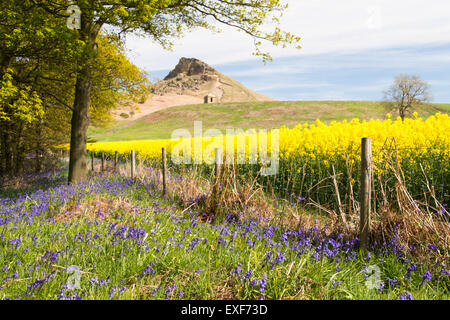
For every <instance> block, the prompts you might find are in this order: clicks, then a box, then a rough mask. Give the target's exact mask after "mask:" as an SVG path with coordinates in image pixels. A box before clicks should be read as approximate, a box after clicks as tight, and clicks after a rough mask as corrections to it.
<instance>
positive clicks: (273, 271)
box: [0, 172, 450, 300]
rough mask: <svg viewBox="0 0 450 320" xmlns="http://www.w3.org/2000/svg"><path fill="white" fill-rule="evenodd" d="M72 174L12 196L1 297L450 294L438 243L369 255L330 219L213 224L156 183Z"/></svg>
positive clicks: (4, 220) (5, 202)
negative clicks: (420, 250)
mask: <svg viewBox="0 0 450 320" xmlns="http://www.w3.org/2000/svg"><path fill="white" fill-rule="evenodd" d="M64 179H65V177H64V172H58V173H56V174H48V175H41V176H39V177H35V180H32V181H31V182H30V185H31V186H33V187H32V188H31V189H16V190H9V191H7V193H4V194H3V197H2V198H1V199H0V210H1V212H2V215H1V219H0V225H1V227H0V228H1V230H2V239H1V242H0V248H1V254H0V266H1V269H0V273H1V277H2V281H1V284H0V298H2V299H60V300H79V299H84V300H90V299H264V300H266V299H401V300H411V299H448V298H449V289H450V271H449V270H448V266H446V265H445V264H442V263H436V261H437V257H439V255H440V254H439V251H440V250H441V249H438V248H437V247H435V246H432V245H428V247H426V248H427V250H428V257H429V259H427V260H425V261H424V260H420V259H418V258H417V256H415V255H414V253H413V252H412V251H410V250H405V248H404V247H402V245H400V244H399V243H398V241H397V240H398V237H396V236H393V237H392V238H389V239H386V240H385V241H384V243H380V244H378V245H376V246H374V247H372V248H370V251H361V250H360V249H359V248H358V239H356V238H348V237H347V236H345V237H344V235H343V234H335V233H333V232H332V230H330V228H329V227H326V226H321V225H319V224H316V225H312V226H311V227H299V228H296V229H287V228H283V227H280V225H279V224H278V223H276V221H272V222H267V221H265V220H264V219H262V218H257V219H255V218H245V219H244V218H243V219H241V220H239V221H238V220H236V219H232V217H225V218H224V220H223V221H222V222H215V223H211V222H208V221H204V220H202V219H201V215H199V212H197V211H195V210H192V209H182V207H181V206H180V203H179V201H174V200H173V199H170V198H167V197H162V196H161V190H160V185H159V183H158V182H157V181H155V180H152V179H150V178H147V179H138V180H132V179H130V178H127V177H120V176H117V175H115V174H114V175H110V174H102V175H93V176H91V177H90V179H89V180H88V181H86V182H84V183H80V184H77V185H73V186H70V187H68V186H67V185H66V184H65V183H64ZM22 186H25V184H22ZM200 200H201V199H197V200H196V201H197V202H198V201H200ZM295 204H296V202H295V203H292V205H295ZM282 213H283V210H281V209H280V210H278V214H282ZM424 246H426V244H424ZM447 262H448V261H447ZM374 272H375V273H374Z"/></svg>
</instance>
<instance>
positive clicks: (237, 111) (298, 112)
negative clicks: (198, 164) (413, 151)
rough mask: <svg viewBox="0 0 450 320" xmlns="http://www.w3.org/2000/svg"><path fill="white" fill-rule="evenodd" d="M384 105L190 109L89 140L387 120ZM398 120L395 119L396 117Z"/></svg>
mask: <svg viewBox="0 0 450 320" xmlns="http://www.w3.org/2000/svg"><path fill="white" fill-rule="evenodd" d="M415 111H417V112H418V113H419V115H420V116H421V117H424V118H425V117H428V116H430V115H432V114H435V113H437V112H443V113H449V112H450V104H433V105H426V106H422V107H420V108H418V109H417V110H415ZM386 113H387V111H386V109H385V107H384V105H383V103H382V102H374V101H270V102H240V103H218V104H208V105H204V104H202V105H187V106H178V107H172V108H168V109H166V110H161V111H158V112H156V113H153V114H151V115H148V116H146V117H144V118H142V119H138V120H136V121H133V122H126V123H125V122H119V123H116V124H113V125H111V126H110V127H109V128H95V127H91V128H89V138H90V139H94V140H96V141H127V140H128V141H129V140H145V139H170V137H171V133H172V132H173V131H174V130H176V129H188V130H190V132H191V133H192V132H193V126H194V121H203V128H204V129H208V128H214V129H220V130H224V129H226V128H241V129H249V128H255V129H262V128H266V129H272V128H279V127H281V126H287V127H290V128H292V127H294V126H296V125H297V124H299V123H305V122H307V123H312V122H314V121H315V120H316V119H320V120H321V121H322V122H324V123H330V122H331V121H334V120H335V121H342V120H345V119H347V120H351V119H353V118H359V119H365V120H369V119H384V117H385V115H386ZM394 116H395V115H394Z"/></svg>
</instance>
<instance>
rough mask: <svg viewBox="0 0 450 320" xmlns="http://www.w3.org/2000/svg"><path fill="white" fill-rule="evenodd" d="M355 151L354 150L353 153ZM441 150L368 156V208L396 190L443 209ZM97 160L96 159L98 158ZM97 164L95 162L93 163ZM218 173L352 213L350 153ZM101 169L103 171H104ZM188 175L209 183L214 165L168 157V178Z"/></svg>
mask: <svg viewBox="0 0 450 320" xmlns="http://www.w3.org/2000/svg"><path fill="white" fill-rule="evenodd" d="M358 151H359V149H358ZM448 155H449V150H448V149H446V148H442V149H439V148H436V147H434V148H421V147H419V148H409V147H406V148H396V147H390V146H385V147H383V148H382V149H380V150H378V152H376V153H374V155H373V156H372V157H373V158H372V160H373V161H372V177H371V201H372V208H374V209H375V210H379V209H381V208H382V207H383V206H386V205H389V206H390V207H393V208H396V207H397V209H399V208H398V206H397V203H398V200H399V199H398V191H399V188H400V187H405V188H406V189H407V191H408V192H409V193H410V194H411V196H412V197H413V198H414V199H415V200H416V201H417V202H418V203H420V204H422V205H425V206H429V207H432V208H434V209H436V210H438V211H439V210H445V207H446V204H448V203H449V200H450V159H449V157H448ZM98 156H99V155H98ZM96 161H98V162H99V163H101V161H102V160H101V157H100V159H98V160H96ZM103 161H104V164H103V166H105V167H106V165H105V163H107V162H111V161H113V162H114V165H113V166H112V167H117V166H118V165H130V155H128V154H125V155H124V154H122V155H117V154H115V153H109V154H108V153H105V154H104V160H103ZM136 161H137V165H139V166H144V167H152V168H154V169H157V170H161V171H162V168H163V165H162V163H163V161H162V158H152V159H148V158H140V157H139V154H137V155H136ZM223 166H224V167H225V170H224V172H225V173H227V172H232V174H233V176H234V177H235V179H236V180H237V182H238V183H243V184H245V183H248V181H253V180H255V179H256V182H257V185H258V186H259V187H261V188H263V189H264V190H265V191H266V192H267V193H270V194H272V195H273V196H274V197H279V198H282V199H286V200H288V201H290V202H293V203H296V202H298V203H306V202H308V201H310V202H315V203H317V204H320V205H321V206H324V207H326V208H329V209H330V210H335V211H336V212H337V211H338V210H344V211H345V212H353V211H357V210H358V200H359V199H360V197H361V174H362V173H361V158H360V157H359V156H358V155H357V154H355V153H352V154H347V155H346V154H339V153H338V152H336V153H335V155H334V156H329V155H321V154H319V153H312V154H311V155H310V156H308V157H305V156H302V157H300V156H299V157H290V158H288V159H280V162H279V169H278V172H277V174H275V175H273V176H262V175H261V169H262V168H263V166H262V165H261V164H241V165H238V164H232V165H229V164H225V165H223ZM105 167H104V170H105ZM189 170H194V171H195V172H196V173H197V174H198V175H200V176H202V177H204V178H206V179H213V177H214V174H215V165H214V164H212V165H207V164H175V163H173V162H172V161H171V159H170V154H168V159H167V171H168V173H169V175H182V174H184V173H186V172H188V171H189Z"/></svg>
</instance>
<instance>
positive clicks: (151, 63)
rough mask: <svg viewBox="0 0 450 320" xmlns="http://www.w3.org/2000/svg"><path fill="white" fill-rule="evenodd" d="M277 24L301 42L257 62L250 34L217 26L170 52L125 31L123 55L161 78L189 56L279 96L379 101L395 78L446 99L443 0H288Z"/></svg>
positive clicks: (449, 97)
mask: <svg viewBox="0 0 450 320" xmlns="http://www.w3.org/2000/svg"><path fill="white" fill-rule="evenodd" d="M288 2H289V4H290V8H289V9H288V10H287V11H286V13H285V15H284V16H283V18H282V20H281V21H282V27H283V28H285V29H287V30H289V31H291V32H293V33H295V34H297V35H299V36H301V37H302V41H301V45H302V47H303V48H302V49H301V50H295V49H292V48H288V49H280V48H273V47H270V46H268V47H267V49H268V50H269V51H270V52H271V53H272V55H273V56H274V58H275V61H274V62H269V63H267V64H266V65H264V64H263V63H262V62H261V60H260V59H258V58H255V57H253V56H252V52H253V50H254V48H253V47H252V41H251V39H249V38H248V37H246V36H245V35H243V34H242V33H238V32H235V31H234V30H232V29H230V28H224V29H223V32H222V33H219V34H215V33H211V32H209V31H204V30H197V31H194V32H192V33H190V34H188V35H187V36H186V37H185V38H183V39H181V40H179V41H176V45H175V47H174V51H173V52H167V51H164V50H162V49H161V48H159V47H158V46H157V45H156V44H155V43H152V42H151V41H149V40H148V39H144V38H137V37H129V38H128V39H127V47H128V48H129V56H130V57H131V59H132V60H133V61H134V62H135V63H136V64H137V65H138V66H140V67H142V68H143V69H145V70H146V71H147V72H149V74H150V78H152V79H154V78H162V77H164V76H165V75H166V74H167V73H168V71H169V70H171V69H172V68H173V67H174V66H175V65H176V63H177V62H178V60H179V59H180V58H181V57H195V58H198V59H201V60H203V61H205V62H206V63H208V64H210V65H212V66H213V67H215V68H216V69H218V70H219V71H221V72H222V73H225V74H227V75H229V76H231V77H233V78H235V79H236V80H238V81H240V82H242V83H243V84H244V85H246V86H247V87H248V88H250V89H252V90H254V91H257V92H259V93H262V94H264V95H267V96H270V97H272V98H275V99H278V100H381V99H382V98H383V91H384V90H386V89H387V88H388V87H389V85H390V84H391V82H392V81H393V79H394V77H395V76H396V75H398V74H400V73H406V74H415V75H418V76H420V77H421V78H422V79H423V80H426V81H428V82H429V84H430V86H431V92H432V95H433V97H434V99H433V102H441V103H450V76H449V75H450V36H449V34H450V1H448V0H429V1H423V0H397V1H395V2H394V1H385V0H371V1H362V0H341V1H335V0H309V1H304V0H290V1H288Z"/></svg>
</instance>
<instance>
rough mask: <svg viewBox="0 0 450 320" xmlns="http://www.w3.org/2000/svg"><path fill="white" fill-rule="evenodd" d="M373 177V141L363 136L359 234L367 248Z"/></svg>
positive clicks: (362, 245)
mask: <svg viewBox="0 0 450 320" xmlns="http://www.w3.org/2000/svg"><path fill="white" fill-rule="evenodd" d="M371 179H372V141H371V139H370V138H362V141H361V199H360V202H361V203H360V211H361V212H360V222H359V234H360V237H359V238H360V241H361V247H362V248H364V249H367V248H368V246H369V240H370V209H371V208H370V196H371V186H372V183H371Z"/></svg>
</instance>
